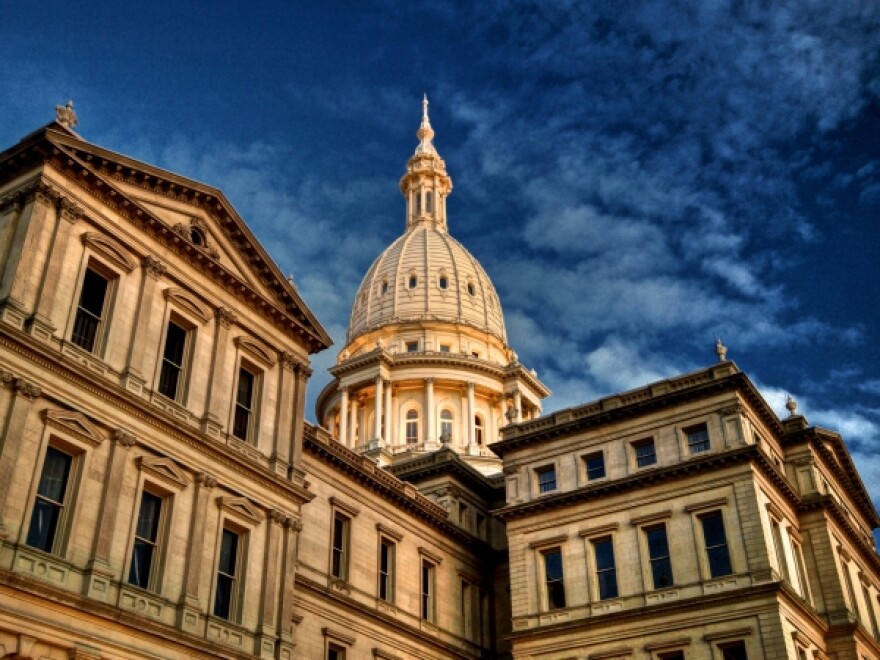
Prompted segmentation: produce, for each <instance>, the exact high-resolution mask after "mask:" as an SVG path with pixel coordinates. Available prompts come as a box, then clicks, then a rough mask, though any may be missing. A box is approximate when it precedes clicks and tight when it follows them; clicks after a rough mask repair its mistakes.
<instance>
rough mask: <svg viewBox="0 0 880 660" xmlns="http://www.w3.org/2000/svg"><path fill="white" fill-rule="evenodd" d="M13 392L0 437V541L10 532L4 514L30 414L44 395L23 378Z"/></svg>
mask: <svg viewBox="0 0 880 660" xmlns="http://www.w3.org/2000/svg"><path fill="white" fill-rule="evenodd" d="M7 374H8V375H9V376H11V374H9V372H3V374H2V376H3V380H4V381H5V380H7ZM12 390H13V399H12V406H11V407H10V409H9V416H8V417H7V421H6V432H5V433H4V434H3V436H2V437H0V539H4V538H6V537H7V536H8V535H9V531H10V530H7V528H6V523H5V520H4V517H3V512H4V511H5V510H6V498H7V496H8V495H9V488H10V486H11V485H12V472H13V470H14V469H15V462H16V460H17V459H18V455H19V452H20V451H21V438H22V436H23V435H24V428H25V425H26V424H27V418H28V413H30V410H31V404H33V402H34V399H36V398H37V397H38V396H40V394H42V391H41V390H40V388H39V387H37V386H36V385H34V384H33V383H29V382H28V381H26V380H24V379H22V378H16V379H14V380H13V381H12Z"/></svg>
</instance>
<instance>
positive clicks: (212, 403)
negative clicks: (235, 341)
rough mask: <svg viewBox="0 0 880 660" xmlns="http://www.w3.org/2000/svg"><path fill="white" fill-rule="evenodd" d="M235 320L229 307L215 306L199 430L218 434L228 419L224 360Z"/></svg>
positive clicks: (230, 387)
mask: <svg viewBox="0 0 880 660" xmlns="http://www.w3.org/2000/svg"><path fill="white" fill-rule="evenodd" d="M237 320H238V317H237V316H236V315H235V312H233V311H232V310H231V309H228V308H226V307H218V308H217V310H216V311H215V313H214V351H213V353H212V354H211V371H210V376H209V377H208V394H207V396H206V397H205V414H204V416H203V417H202V431H205V432H206V433H209V434H211V435H213V436H218V437H219V435H220V434H221V432H222V431H223V426H224V422H225V421H226V420H228V419H229V397H230V396H231V394H232V384H231V383H230V382H229V373H228V372H229V370H228V369H227V368H226V361H227V358H228V356H229V353H230V350H229V347H230V344H229V328H230V327H232V324H233V323H235V322H236V321H237Z"/></svg>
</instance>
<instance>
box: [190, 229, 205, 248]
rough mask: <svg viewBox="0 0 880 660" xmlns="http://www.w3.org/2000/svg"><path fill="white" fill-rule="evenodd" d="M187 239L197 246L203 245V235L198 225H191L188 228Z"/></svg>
mask: <svg viewBox="0 0 880 660" xmlns="http://www.w3.org/2000/svg"><path fill="white" fill-rule="evenodd" d="M189 240H191V241H192V244H193V245H196V246H198V247H203V246H204V245H205V235H204V234H203V233H202V230H201V229H199V228H198V227H192V228H190V230H189Z"/></svg>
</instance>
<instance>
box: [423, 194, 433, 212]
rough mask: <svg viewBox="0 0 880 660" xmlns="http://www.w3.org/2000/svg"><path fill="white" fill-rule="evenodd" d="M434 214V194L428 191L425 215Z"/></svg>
mask: <svg viewBox="0 0 880 660" xmlns="http://www.w3.org/2000/svg"><path fill="white" fill-rule="evenodd" d="M433 212H434V193H432V192H431V191H430V190H428V191H427V192H426V193H425V213H433Z"/></svg>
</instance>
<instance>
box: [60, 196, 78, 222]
mask: <svg viewBox="0 0 880 660" xmlns="http://www.w3.org/2000/svg"><path fill="white" fill-rule="evenodd" d="M58 213H59V214H60V215H61V218H62V220H66V221H67V222H69V223H70V224H76V222H77V221H79V220H80V219H81V218H82V217H83V210H82V209H81V208H80V207H79V206H77V205H76V204H75V203H74V202H72V201H70V200H69V199H67V197H61V198H60V199H59V200H58Z"/></svg>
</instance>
